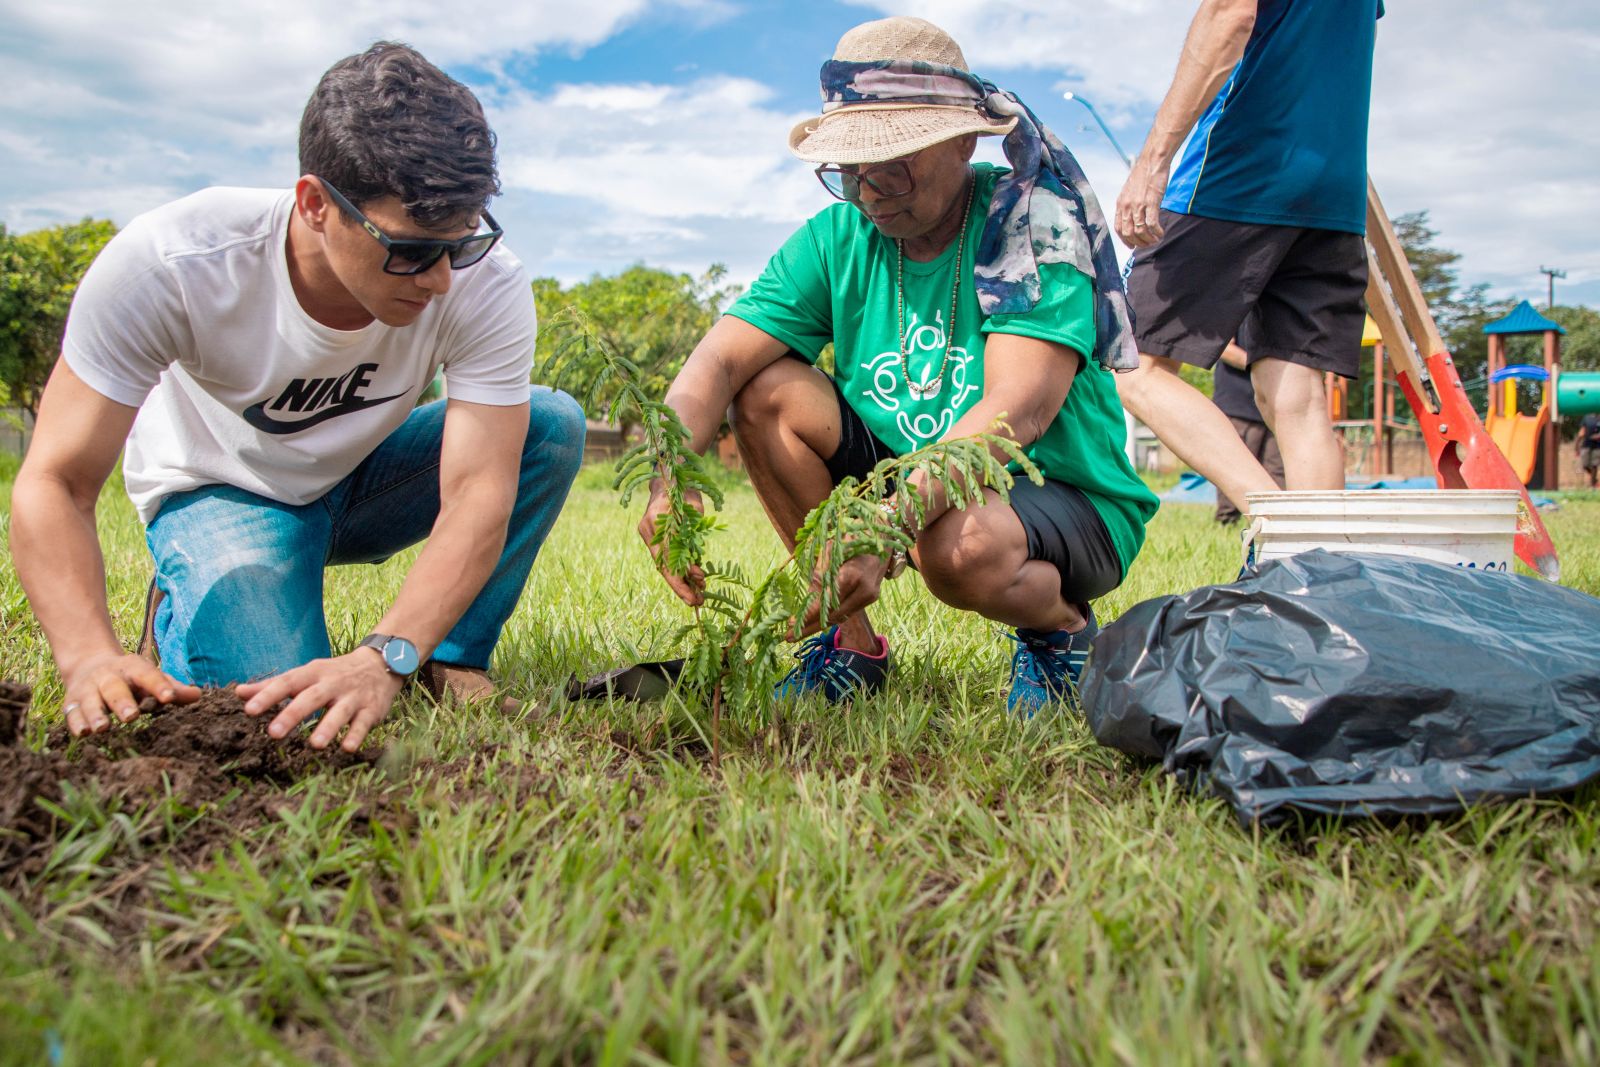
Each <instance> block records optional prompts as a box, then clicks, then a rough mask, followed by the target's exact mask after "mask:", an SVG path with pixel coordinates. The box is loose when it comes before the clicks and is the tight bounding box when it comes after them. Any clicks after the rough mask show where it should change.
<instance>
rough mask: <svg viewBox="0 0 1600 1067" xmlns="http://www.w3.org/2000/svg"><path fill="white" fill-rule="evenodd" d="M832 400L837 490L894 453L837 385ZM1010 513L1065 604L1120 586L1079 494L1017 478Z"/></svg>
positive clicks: (1094, 518)
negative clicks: (1057, 581)
mask: <svg viewBox="0 0 1600 1067" xmlns="http://www.w3.org/2000/svg"><path fill="white" fill-rule="evenodd" d="M828 380H829V381H830V382H833V379H832V378H829V379H828ZM833 395H834V397H835V399H837V400H838V401H839V447H838V448H837V449H835V450H834V453H833V455H831V456H829V457H828V459H827V464H828V476H829V477H830V478H832V479H833V484H834V485H838V484H839V483H840V482H842V481H844V480H845V479H846V478H850V477H854V478H864V477H866V475H867V472H868V471H870V470H872V468H873V467H876V466H877V465H878V464H879V463H881V462H882V461H883V460H886V459H889V458H891V457H892V456H894V455H895V454H896V453H895V451H894V449H892V448H890V447H889V446H888V445H886V444H884V443H883V442H882V441H880V440H879V439H878V436H877V435H876V434H874V433H873V432H872V431H871V430H870V429H868V427H867V424H866V423H864V422H862V421H861V416H860V415H857V414H856V412H855V409H854V408H852V407H851V406H850V405H849V404H847V403H845V399H844V394H842V393H841V392H839V383H838V382H833ZM1011 510H1012V511H1014V512H1016V514H1017V518H1018V519H1020V520H1021V521H1022V528H1023V530H1024V531H1026V532H1027V535H1028V558H1029V559H1042V560H1044V561H1045V562H1046V563H1048V564H1050V565H1051V566H1053V567H1055V569H1056V570H1057V571H1058V572H1059V573H1060V575H1061V598H1062V599H1063V600H1065V601H1066V602H1067V603H1069V604H1087V603H1088V602H1089V601H1091V600H1094V599H1096V598H1097V597H1102V596H1105V595H1106V594H1107V593H1109V592H1111V590H1113V589H1115V588H1116V587H1117V586H1118V585H1120V584H1122V561H1121V560H1120V559H1118V558H1117V550H1116V547H1115V546H1114V545H1112V543H1111V534H1110V532H1108V531H1107V530H1106V524H1105V522H1104V521H1102V520H1101V518H1100V513H1099V512H1098V511H1096V510H1095V509H1094V505H1093V504H1091V503H1089V498H1088V497H1086V496H1084V495H1083V493H1082V492H1081V491H1080V490H1077V489H1074V488H1073V487H1072V486H1070V485H1067V484H1066V483H1065V482H1057V481H1053V480H1052V479H1049V478H1046V479H1045V481H1044V484H1043V485H1034V484H1033V483H1032V482H1030V481H1028V479H1026V478H1018V479H1017V481H1016V484H1015V485H1013V486H1012V487H1011Z"/></svg>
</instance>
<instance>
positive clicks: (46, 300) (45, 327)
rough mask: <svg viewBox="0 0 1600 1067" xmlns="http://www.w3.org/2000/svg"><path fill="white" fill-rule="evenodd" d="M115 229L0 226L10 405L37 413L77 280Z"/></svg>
mask: <svg viewBox="0 0 1600 1067" xmlns="http://www.w3.org/2000/svg"><path fill="white" fill-rule="evenodd" d="M116 232H117V228H116V226H115V225H113V224H112V223H110V222H108V221H106V220H104V219H84V220H83V221H82V222H74V223H68V224H66V225H63V226H55V227H52V228H50V229H46V230H35V231H33V232H32V233H24V234H11V233H7V232H6V231H5V229H4V228H3V227H0V386H3V387H4V389H5V392H6V402H7V403H8V404H10V405H12V406H14V407H19V408H22V409H23V410H24V411H26V412H27V413H28V414H29V415H37V414H38V409H39V394H40V393H41V392H42V391H43V390H44V383H45V381H46V380H47V379H48V378H49V377H50V371H51V369H52V368H53V367H54V366H55V364H56V358H57V357H58V356H59V355H60V354H61V335H62V331H63V330H64V329H65V328H66V324H67V310H68V309H69V308H71V306H72V297H73V295H74V294H75V293H77V291H78V282H79V281H80V280H81V279H82V278H83V274H84V271H86V270H88V269H89V264H90V263H92V262H94V257H95V256H97V255H99V254H100V250H101V249H102V248H104V247H105V245H106V242H107V241H109V240H111V238H112V236H113V235H114V234H115V233H116Z"/></svg>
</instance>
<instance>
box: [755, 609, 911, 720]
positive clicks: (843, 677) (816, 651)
mask: <svg viewBox="0 0 1600 1067" xmlns="http://www.w3.org/2000/svg"><path fill="white" fill-rule="evenodd" d="M794 658H795V659H797V660H799V661H800V662H799V664H797V665H796V666H795V668H794V670H792V671H790V672H789V673H788V674H787V675H785V676H784V679H783V681H781V682H779V683H778V687H777V688H776V689H775V690H774V691H773V695H774V696H776V697H777V698H778V699H779V700H792V699H794V698H795V697H798V696H801V695H802V694H805V693H821V694H822V695H823V697H824V698H826V699H827V700H828V701H829V702H830V703H834V704H843V703H845V702H846V701H849V700H853V699H854V698H856V697H858V696H870V695H872V694H873V693H876V692H877V691H878V690H880V689H882V688H883V683H884V682H885V681H886V680H887V679H888V677H889V666H890V661H889V640H888V638H886V637H884V636H883V635H882V634H879V635H878V651H877V654H876V655H874V654H871V653H867V652H861V651H858V650H856V649H853V648H841V647H839V628H838V627H837V626H835V627H833V629H831V630H824V631H823V632H822V633H820V634H817V635H816V636H814V637H810V638H807V639H806V641H805V642H804V643H803V644H801V646H800V647H799V649H797V650H796V651H795V654H794Z"/></svg>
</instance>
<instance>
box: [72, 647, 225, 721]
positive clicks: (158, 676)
mask: <svg viewBox="0 0 1600 1067" xmlns="http://www.w3.org/2000/svg"><path fill="white" fill-rule="evenodd" d="M64 680H65V681H66V683H67V700H66V703H65V704H64V705H63V707H64V708H65V710H66V713H67V732H68V733H70V734H72V736H73V737H82V736H83V735H84V734H98V733H103V732H104V731H106V730H108V729H110V727H111V718H110V717H111V716H112V715H115V716H116V717H117V718H118V719H119V720H121V721H122V722H132V721H133V719H134V718H135V717H136V716H137V715H138V714H139V701H140V699H141V698H142V697H144V696H152V697H155V698H156V699H157V700H159V701H161V702H162V703H163V704H191V703H193V702H194V701H196V700H199V699H200V690H199V688H198V687H196V686H192V685H184V684H183V683H182V682H179V681H177V680H176V679H174V678H172V677H171V676H170V675H168V674H166V673H165V672H163V671H162V670H161V669H160V668H159V667H157V666H156V665H155V664H154V663H151V662H150V661H149V660H147V659H145V658H144V657H143V656H135V655H133V654H132V653H128V652H124V653H120V654H113V655H108V656H102V657H98V658H96V659H92V660H89V661H88V662H86V663H83V664H81V665H79V666H78V667H77V668H76V669H74V670H73V671H72V672H71V673H70V675H69V676H68V677H67V678H65V679H64Z"/></svg>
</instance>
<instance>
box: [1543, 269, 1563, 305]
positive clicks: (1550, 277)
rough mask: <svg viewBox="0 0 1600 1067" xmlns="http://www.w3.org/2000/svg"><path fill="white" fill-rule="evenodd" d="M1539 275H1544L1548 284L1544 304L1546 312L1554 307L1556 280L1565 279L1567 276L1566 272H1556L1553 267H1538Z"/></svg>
mask: <svg viewBox="0 0 1600 1067" xmlns="http://www.w3.org/2000/svg"><path fill="white" fill-rule="evenodd" d="M1539 273H1540V274H1543V275H1546V276H1547V278H1546V281H1548V282H1549V286H1548V295H1547V296H1546V298H1545V304H1544V306H1545V310H1547V311H1548V310H1549V309H1550V308H1553V307H1555V306H1556V279H1557V278H1565V277H1566V276H1567V272H1566V271H1564V270H1556V269H1555V268H1554V267H1540V268H1539Z"/></svg>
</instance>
